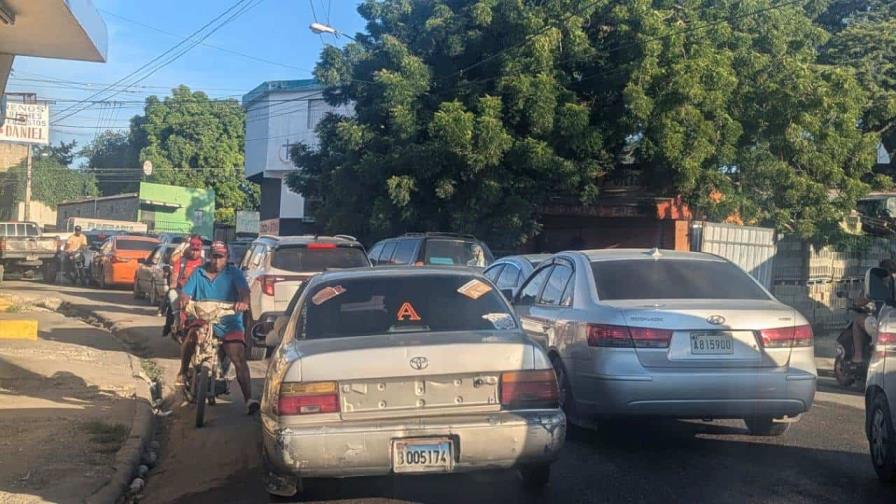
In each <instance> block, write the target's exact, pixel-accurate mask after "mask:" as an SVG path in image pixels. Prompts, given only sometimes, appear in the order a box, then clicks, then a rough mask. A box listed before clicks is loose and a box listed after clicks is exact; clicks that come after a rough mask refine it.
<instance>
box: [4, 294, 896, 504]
mask: <svg viewBox="0 0 896 504" xmlns="http://www.w3.org/2000/svg"><path fill="white" fill-rule="evenodd" d="M3 289H4V290H6V291H10V290H12V291H16V292H21V293H23V294H31V295H35V294H37V295H40V294H47V293H49V292H52V293H53V295H55V296H58V297H61V298H62V299H64V300H65V301H68V302H69V303H71V304H72V305H73V306H74V307H76V308H80V309H84V310H92V311H94V312H96V313H97V314H99V315H101V316H103V317H105V318H107V319H109V320H110V321H111V322H113V323H114V324H115V330H116V331H117V332H118V334H119V335H120V336H121V337H123V338H124V339H125V340H127V341H128V342H129V343H130V344H131V345H132V347H133V349H134V350H133V351H134V352H135V353H138V354H139V355H140V356H142V357H152V358H154V359H156V361H157V362H158V363H159V364H160V365H161V366H162V368H163V369H164V372H165V376H166V381H167V383H171V381H173V376H174V370H175V366H176V360H175V359H176V356H177V349H176V347H175V345H174V343H173V342H171V341H170V340H163V339H162V338H160V337H159V332H160V326H161V324H162V319H161V318H158V317H156V316H155V315H154V313H153V310H152V309H150V308H149V307H148V306H146V305H145V304H143V302H140V301H134V300H133V299H132V296H131V293H130V292H128V291H98V290H93V289H84V288H70V287H58V286H49V285H46V284H41V283H38V282H16V281H10V282H7V283H5V284H4V286H3ZM263 365H264V364H263V363H254V365H253V370H252V372H253V376H254V377H255V380H254V382H255V387H256V389H258V388H260V385H261V381H260V377H261V373H262V372H263ZM234 389H235V387H234ZM236 395H237V396H238V395H239V393H238V392H237V393H236ZM173 408H174V413H173V414H172V415H171V416H170V417H168V418H167V419H166V421H165V422H164V424H163V428H162V432H161V433H160V441H161V443H162V454H161V457H162V459H161V462H160V464H159V465H158V466H157V467H156V468H155V469H154V470H153V472H152V473H151V474H150V476H149V481H148V486H147V489H146V492H145V500H144V501H145V502H150V503H157V502H158V503H161V502H173V501H177V502H197V503H206V502H207V503H221V502H265V501H266V499H267V496H266V494H265V492H264V489H263V487H262V484H261V479H260V460H259V448H258V442H259V429H258V423H257V418H250V417H247V416H245V415H244V414H243V411H244V410H243V404H242V401H241V400H240V399H239V398H238V397H237V398H235V401H234V402H233V403H228V402H226V401H225V402H224V403H223V404H221V403H219V406H216V407H215V408H213V409H212V411H211V415H210V419H209V423H208V425H207V427H206V428H204V429H202V430H196V429H194V428H193V426H192V424H191V420H192V417H191V416H190V413H192V410H191V409H190V408H189V407H185V408H181V407H180V405H178V404H175V405H173ZM863 419H864V411H863V400H862V395H861V393H860V392H859V391H857V390H855V391H845V390H842V389H840V388H838V387H837V386H836V385H835V383H834V382H833V380H832V379H830V378H826V377H823V378H822V379H821V383H820V386H819V392H818V394H817V396H816V403H815V405H814V407H813V409H812V410H811V411H810V412H809V413H808V414H806V415H805V416H804V417H803V419H802V421H801V422H799V423H797V424H796V425H794V426H793V427H792V428H791V429H790V431H789V432H788V433H786V434H785V435H784V436H782V437H779V438H761V437H750V436H747V435H746V431H745V429H744V428H743V426H742V424H741V423H740V422H736V421H718V422H712V423H704V422H700V421H671V420H670V421H655V422H623V423H619V424H618V425H612V426H608V427H607V428H606V429H603V430H601V431H599V432H582V431H578V430H576V431H573V432H572V433H571V434H570V438H569V439H568V440H567V444H566V448H565V449H564V451H563V455H562V458H561V460H560V461H559V462H558V463H557V464H556V465H555V466H554V472H553V474H552V477H551V485H550V486H549V487H548V488H547V489H546V490H545V491H544V493H543V494H541V495H533V494H531V493H527V492H526V491H525V490H524V489H523V488H522V487H521V485H520V482H519V480H518V479H517V477H516V476H515V475H514V474H512V473H508V472H496V473H487V474H486V473H483V474H473V475H451V476H440V477H403V478H393V477H389V478H365V479H358V480H326V481H315V482H311V484H309V486H308V489H307V490H308V492H307V495H306V498H308V499H310V500H319V501H329V500H349V501H359V502H382V501H384V500H385V501H415V502H663V503H667V502H763V503H765V502H788V503H791V502H793V503H801V502H805V503H810V502H811V503H824V502H831V503H834V502H836V503H844V502H862V503H874V502H896V488H892V487H885V486H882V485H880V484H879V483H878V481H877V479H876V477H875V474H874V471H873V469H872V467H871V463H870V460H869V456H868V453H867V442H866V441H865V438H864V432H863Z"/></svg>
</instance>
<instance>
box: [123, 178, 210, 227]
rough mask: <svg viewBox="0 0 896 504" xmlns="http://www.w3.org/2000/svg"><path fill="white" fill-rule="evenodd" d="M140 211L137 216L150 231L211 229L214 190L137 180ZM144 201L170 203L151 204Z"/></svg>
mask: <svg viewBox="0 0 896 504" xmlns="http://www.w3.org/2000/svg"><path fill="white" fill-rule="evenodd" d="M140 201H141V204H140V211H139V215H138V216H137V220H139V221H140V222H145V223H146V224H148V225H149V229H150V231H156V232H160V233H161V232H175V233H199V234H201V235H203V236H207V237H211V236H212V234H213V233H214V221H215V192H214V191H212V190H211V189H192V188H189V187H178V186H172V185H165V184H151V183H148V182H141V183H140ZM148 202H164V203H171V204H172V206H163V205H160V206H153V205H151V204H149V203H148Z"/></svg>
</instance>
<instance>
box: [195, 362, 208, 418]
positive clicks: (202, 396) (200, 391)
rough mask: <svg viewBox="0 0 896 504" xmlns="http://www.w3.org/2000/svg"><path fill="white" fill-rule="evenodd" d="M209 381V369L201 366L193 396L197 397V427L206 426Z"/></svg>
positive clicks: (197, 373)
mask: <svg viewBox="0 0 896 504" xmlns="http://www.w3.org/2000/svg"><path fill="white" fill-rule="evenodd" d="M208 379H209V372H208V368H207V367H205V366H201V367H200V368H199V369H198V370H197V371H196V381H194V382H193V383H194V384H195V388H194V389H193V395H194V396H195V397H196V427H197V428H199V427H202V426H203V425H205V402H206V399H207V397H208Z"/></svg>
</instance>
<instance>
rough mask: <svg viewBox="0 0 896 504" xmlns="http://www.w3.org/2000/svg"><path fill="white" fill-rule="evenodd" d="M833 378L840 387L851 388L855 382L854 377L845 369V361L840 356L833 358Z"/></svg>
mask: <svg viewBox="0 0 896 504" xmlns="http://www.w3.org/2000/svg"><path fill="white" fill-rule="evenodd" d="M834 378H836V379H837V383H838V384H839V385H840V386H841V387H851V386H852V384H853V383H855V382H856V379H855V377H854V376H853V375H852V373H850V372H849V369H847V363H846V361H845V360H844V358H843V357H841V356H840V355H838V356H837V357H836V358H834Z"/></svg>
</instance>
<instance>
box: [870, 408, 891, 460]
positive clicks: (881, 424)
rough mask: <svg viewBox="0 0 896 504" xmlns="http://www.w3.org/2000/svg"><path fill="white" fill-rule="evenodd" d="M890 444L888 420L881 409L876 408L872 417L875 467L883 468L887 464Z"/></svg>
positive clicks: (872, 450) (872, 447) (872, 452)
mask: <svg viewBox="0 0 896 504" xmlns="http://www.w3.org/2000/svg"><path fill="white" fill-rule="evenodd" d="M889 443H890V439H889V433H888V432H887V419H886V418H885V417H884V412H883V411H882V410H881V409H880V408H875V409H874V416H872V417H871V458H872V460H874V465H876V466H882V465H884V464H885V463H886V460H887V446H888V445H889Z"/></svg>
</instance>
